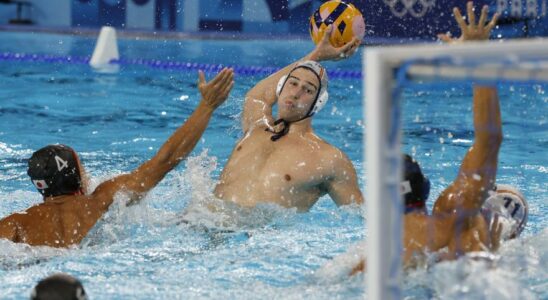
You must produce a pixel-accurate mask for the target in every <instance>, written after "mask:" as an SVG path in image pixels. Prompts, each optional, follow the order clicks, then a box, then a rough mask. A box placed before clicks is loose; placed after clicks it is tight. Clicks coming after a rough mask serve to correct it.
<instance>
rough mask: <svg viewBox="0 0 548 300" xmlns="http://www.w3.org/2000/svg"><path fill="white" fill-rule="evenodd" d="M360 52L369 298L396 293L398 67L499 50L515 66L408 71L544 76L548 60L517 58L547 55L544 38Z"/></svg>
mask: <svg viewBox="0 0 548 300" xmlns="http://www.w3.org/2000/svg"><path fill="white" fill-rule="evenodd" d="M364 52H365V53H364V56H363V64H362V66H363V71H364V74H365V75H364V87H365V93H364V96H365V97H364V100H363V101H364V102H363V105H364V107H365V110H364V111H365V112H364V117H365V122H366V128H367V129H366V132H365V133H366V139H365V140H364V149H365V160H364V161H365V162H366V165H365V170H366V178H365V179H366V182H367V184H366V189H367V190H366V203H367V219H366V222H367V227H368V234H367V235H366V238H367V250H366V252H367V253H366V257H367V264H366V268H367V272H366V276H365V277H366V286H367V298H368V299H373V300H390V299H400V298H402V294H401V288H400V285H401V247H402V246H401V244H402V242H401V240H402V222H401V220H402V218H401V216H402V203H403V202H402V200H401V196H400V180H401V178H400V174H401V172H400V170H401V166H400V164H401V162H400V160H401V150H400V138H401V137H400V136H401V133H400V132H401V130H400V126H401V125H400V120H399V119H400V118H399V115H398V114H399V109H400V108H399V106H400V104H399V100H398V99H393V98H392V94H393V90H394V88H396V84H397V82H396V79H395V78H394V77H395V73H396V71H397V70H398V69H399V68H400V67H401V66H402V64H404V63H405V62H406V61H410V60H417V59H421V60H423V59H424V60H435V59H439V58H446V57H451V58H454V59H456V60H457V61H466V60H467V59H473V60H474V61H476V62H477V61H481V59H482V58H484V59H486V60H490V61H493V57H495V58H496V57H497V56H499V57H500V58H501V59H502V60H506V61H508V60H510V61H516V62H518V63H517V64H516V66H517V67H516V69H514V70H513V71H512V70H508V67H507V66H504V65H499V66H494V67H493V66H485V67H484V68H478V67H475V66H470V65H469V66H468V67H463V66H460V67H455V66H453V67H451V66H449V67H447V66H444V67H439V66H435V65H429V64H427V63H426V64H424V63H422V64H420V65H416V66H413V67H411V68H409V69H408V71H409V73H411V75H412V73H415V75H425V76H432V75H440V74H442V75H443V76H444V77H450V78H464V79H472V80H473V79H478V80H491V81H492V82H495V81H497V80H499V79H509V80H524V81H528V80H540V81H543V82H547V80H548V66H547V64H546V63H542V64H540V65H531V64H530V63H525V64H519V61H520V58H527V57H545V58H548V39H528V40H512V41H486V42H467V43H465V44H457V45H436V44H426V45H425V44H422V45H405V46H396V47H371V46H369V47H366V49H365V51H364ZM544 62H546V60H545V61H544ZM539 66H540V67H539ZM511 68H512V67H510V69H511ZM507 71H508V72H507ZM505 72H507V73H505Z"/></svg>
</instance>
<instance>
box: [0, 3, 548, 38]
mask: <svg viewBox="0 0 548 300" xmlns="http://www.w3.org/2000/svg"><path fill="white" fill-rule="evenodd" d="M323 2H325V1H318V0H207V1H205V0H202V1H200V0H47V1H45V0H0V26H1V27H0V29H4V30H7V29H9V30H14V29H17V28H22V29H23V30H35V29H41V30H48V29H51V30H56V31H59V30H71V31H85V30H95V29H97V28H99V27H101V26H103V25H109V26H114V27H116V28H118V29H126V30H136V31H153V32H157V33H158V34H164V35H165V34H170V33H171V34H190V35H211V34H214V35H216V36H219V35H227V36H228V37H235V36H236V35H238V36H245V37H251V38H253V37H256V38H261V37H262V38H269V37H272V36H283V37H287V36H289V35H295V36H299V35H303V36H304V35H308V28H309V26H308V18H309V17H310V15H311V14H312V12H313V11H314V10H315V9H316V8H317V7H319V6H320V5H321V3H323ZM346 2H348V3H353V4H354V5H355V6H357V7H358V8H359V9H360V10H361V12H362V13H363V15H364V18H365V21H366V24H367V32H366V39H365V42H366V43H372V44H374V43H385V42H388V43H405V42H410V41H417V40H420V41H424V40H433V39H435V35H436V34H437V33H440V32H447V31H450V30H455V27H456V26H454V21H453V19H452V17H451V16H448V12H450V11H451V7H453V6H458V7H461V9H464V6H465V4H466V0H354V1H353V0H349V1H346ZM475 2H476V3H477V4H488V5H489V6H490V14H491V15H492V14H494V13H495V12H497V11H498V12H501V13H502V18H501V20H500V22H499V28H498V29H497V31H496V32H495V34H496V35H497V37H502V38H521V37H534V36H547V35H548V18H547V17H546V15H547V10H548V8H547V6H548V0H477V1H475ZM31 27H33V29H32V28H31ZM454 33H455V34H457V33H456V32H454Z"/></svg>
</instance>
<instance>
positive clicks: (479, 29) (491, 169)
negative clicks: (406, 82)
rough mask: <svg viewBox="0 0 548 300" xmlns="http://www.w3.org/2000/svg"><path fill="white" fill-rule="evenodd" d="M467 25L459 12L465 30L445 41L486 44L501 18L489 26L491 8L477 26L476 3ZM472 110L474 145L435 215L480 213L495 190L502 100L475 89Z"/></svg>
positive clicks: (470, 7) (487, 89)
mask: <svg viewBox="0 0 548 300" xmlns="http://www.w3.org/2000/svg"><path fill="white" fill-rule="evenodd" d="M467 9H468V19H469V22H470V24H468V25H467V24H466V22H465V21H464V19H463V17H462V15H461V13H460V11H459V10H458V8H455V9H454V13H455V18H456V20H457V22H458V23H459V27H460V28H461V30H462V36H461V37H460V38H459V39H458V40H450V39H449V37H448V36H444V35H442V36H440V38H441V39H442V40H444V41H448V42H459V41H467V40H484V39H487V38H488V37H489V33H490V31H491V29H492V28H493V27H494V25H495V23H496V20H497V17H498V15H497V14H495V16H494V17H493V19H492V20H491V21H490V22H489V23H488V24H485V21H486V19H487V6H484V7H483V9H482V12H481V16H480V20H479V22H478V24H476V23H475V17H474V12H473V5H472V2H469V3H468V5H467ZM472 110H473V114H474V143H473V145H472V147H470V149H469V150H468V153H466V155H465V157H464V160H463V161H462V164H461V167H460V170H459V173H458V175H457V178H456V179H455V181H454V182H453V183H452V184H451V185H450V186H449V187H448V188H447V189H446V190H445V191H444V192H443V193H442V194H441V196H440V198H439V199H438V201H436V204H435V206H434V213H452V212H454V211H455V210H460V209H463V210H465V211H476V210H478V209H479V208H480V207H481V205H482V204H483V202H484V200H485V199H486V197H487V193H488V191H490V190H492V189H493V185H494V183H495V179H496V175H497V163H498V153H499V149H500V145H501V143H502V125H501V116H500V108H499V98H498V95H497V90H496V88H495V87H490V86H480V85H475V86H474V96H473V105H472Z"/></svg>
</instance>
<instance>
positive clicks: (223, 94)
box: [198, 68, 234, 110]
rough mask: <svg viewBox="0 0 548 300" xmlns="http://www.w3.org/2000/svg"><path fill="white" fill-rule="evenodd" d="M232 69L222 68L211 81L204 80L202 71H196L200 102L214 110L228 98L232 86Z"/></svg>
mask: <svg viewBox="0 0 548 300" xmlns="http://www.w3.org/2000/svg"><path fill="white" fill-rule="evenodd" d="M233 79H234V71H233V70H232V69H228V68H224V69H222V70H221V72H219V74H217V76H215V78H213V79H212V80H211V81H209V82H206V80H205V75H204V72H203V71H201V70H200V71H198V89H199V90H200V93H201V94H202V103H204V104H205V105H206V106H207V107H209V108H211V109H212V110H215V109H216V108H217V107H219V105H221V104H223V102H224V101H225V100H226V98H228V94H229V93H230V90H231V89H232V87H233V86H234V80H233Z"/></svg>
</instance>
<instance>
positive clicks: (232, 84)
mask: <svg viewBox="0 0 548 300" xmlns="http://www.w3.org/2000/svg"><path fill="white" fill-rule="evenodd" d="M232 87H234V81H230V82H229V84H228V85H226V86H225V87H224V89H223V90H222V91H221V95H223V97H224V98H226V97H228V94H229V93H230V91H231V90H232Z"/></svg>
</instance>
